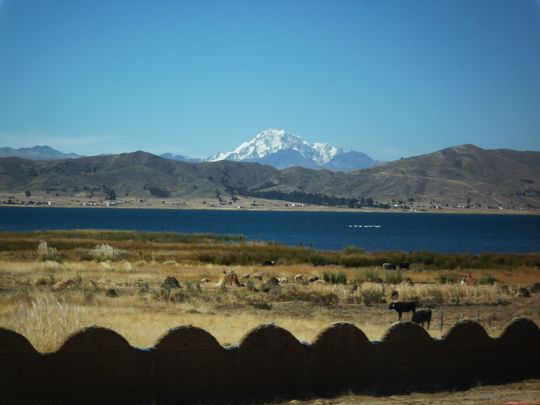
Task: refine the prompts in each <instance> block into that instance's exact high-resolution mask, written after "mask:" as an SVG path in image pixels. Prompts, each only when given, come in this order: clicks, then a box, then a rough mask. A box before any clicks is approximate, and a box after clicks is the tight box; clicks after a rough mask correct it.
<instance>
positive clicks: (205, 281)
mask: <svg viewBox="0 0 540 405" xmlns="http://www.w3.org/2000/svg"><path fill="white" fill-rule="evenodd" d="M209 282H210V279H209V278H207V277H205V278H201V281H200V283H201V284H205V283H209Z"/></svg>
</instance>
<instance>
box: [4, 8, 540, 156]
mask: <svg viewBox="0 0 540 405" xmlns="http://www.w3.org/2000/svg"><path fill="white" fill-rule="evenodd" d="M266 128H284V129H286V130H287V131H289V132H291V133H294V134H297V135H299V136H301V137H302V138H304V139H305V140H307V141H309V142H318V141H326V142H330V143H332V144H334V145H335V146H338V147H343V148H345V149H346V150H358V151H363V152H366V153H368V154H369V155H370V156H371V157H373V158H375V159H382V160H390V159H396V158H399V157H401V156H410V155H415V154H421V153H428V152H432V151H434V150H437V149H441V148H443V147H447V146H452V145H457V144H463V143H473V144H476V145H478V146H481V147H484V148H512V149H519V150H540V0H485V1H484V0H423V1H420V0H418V1H416V0H414V1H413V0H351V1H345V0H327V1H317V0H306V1H302V0H284V1H281V0H271V1H269V0H266V1H263V0H247V1H233V0H227V1H205V0H196V1H172V0H171V1H167V0H160V1H148V0H144V1H137V0H130V1H111V0H88V1H85V0H77V1H73V0H65V1H60V0H0V146H12V147H22V146H30V145H34V144H48V145H50V146H53V147H55V148H57V149H60V150H62V151H64V152H77V153H81V154H87V155H89V154H97V153H116V152H127V151H134V150H138V149H142V150H146V151H150V152H153V153H162V152H173V153H182V154H187V155H190V156H193V157H207V156H209V155H210V154H213V153H215V152H218V151H227V150H231V149H233V148H234V147H236V146H237V145H238V144H240V143H241V142H243V141H246V140H249V139H251V138H252V137H253V136H255V135H256V134H257V133H258V132H260V131H262V130H264V129H266Z"/></svg>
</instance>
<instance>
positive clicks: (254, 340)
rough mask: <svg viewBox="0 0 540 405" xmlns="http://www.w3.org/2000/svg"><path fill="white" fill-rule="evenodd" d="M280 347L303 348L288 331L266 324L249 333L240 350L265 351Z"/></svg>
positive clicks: (242, 341)
mask: <svg viewBox="0 0 540 405" xmlns="http://www.w3.org/2000/svg"><path fill="white" fill-rule="evenodd" d="M278 345H279V346H282V347H290V346H298V347H301V346H302V343H300V341H298V339H296V337H295V336H294V335H293V334H292V333H291V332H289V331H288V330H286V329H283V328H281V327H279V326H276V325H274V324H265V325H259V326H257V327H256V328H254V329H252V330H251V331H249V332H248V333H247V334H246V335H245V336H244V337H243V338H242V340H241V341H240V344H239V346H240V349H244V350H246V349H248V350H249V349H257V350H265V349H267V348H271V347H276V346H278Z"/></svg>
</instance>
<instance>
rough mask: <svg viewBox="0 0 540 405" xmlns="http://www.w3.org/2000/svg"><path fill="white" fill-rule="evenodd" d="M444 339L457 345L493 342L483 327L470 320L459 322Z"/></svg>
mask: <svg viewBox="0 0 540 405" xmlns="http://www.w3.org/2000/svg"><path fill="white" fill-rule="evenodd" d="M443 339H444V340H445V341H447V342H456V343H463V342H467V343H470V342H476V343H482V342H487V341H491V340H492V338H491V337H490V336H489V335H488V333H487V332H486V330H485V329H484V327H483V326H482V325H480V324H479V323H478V322H476V321H471V320H468V319H465V320H463V321H459V322H458V323H456V324H455V325H454V326H452V328H451V329H450V330H449V331H448V333H447V334H446V335H444V336H443Z"/></svg>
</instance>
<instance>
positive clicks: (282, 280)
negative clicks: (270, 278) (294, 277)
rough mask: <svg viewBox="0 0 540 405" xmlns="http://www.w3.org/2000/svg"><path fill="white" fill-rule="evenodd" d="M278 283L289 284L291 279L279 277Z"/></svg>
mask: <svg viewBox="0 0 540 405" xmlns="http://www.w3.org/2000/svg"><path fill="white" fill-rule="evenodd" d="M277 281H278V283H279V284H287V283H288V282H289V279H288V278H287V277H278V279H277Z"/></svg>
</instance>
